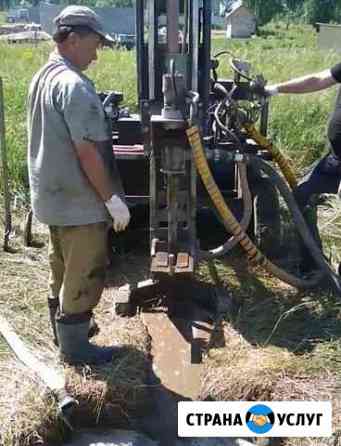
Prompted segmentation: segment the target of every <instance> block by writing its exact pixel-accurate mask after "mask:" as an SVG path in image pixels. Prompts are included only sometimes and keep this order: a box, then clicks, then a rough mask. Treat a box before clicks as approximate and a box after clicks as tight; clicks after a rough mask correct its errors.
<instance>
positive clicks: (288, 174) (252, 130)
mask: <svg viewBox="0 0 341 446" xmlns="http://www.w3.org/2000/svg"><path fill="white" fill-rule="evenodd" d="M243 127H244V129H245V130H246V132H247V134H248V136H249V137H250V138H252V139H253V140H254V141H256V143H257V144H258V145H260V146H261V147H262V148H264V149H265V150H267V151H268V152H269V153H271V155H272V158H273V160H274V161H275V162H276V163H277V164H278V166H279V168H280V169H281V171H282V173H283V175H284V177H285V179H286V180H287V182H288V183H289V185H290V187H291V189H294V188H295V187H296V186H297V180H296V176H295V174H294V171H293V170H292V168H291V166H290V164H289V162H288V160H287V159H286V158H285V156H284V155H283V154H282V152H281V151H280V150H279V149H278V148H276V147H274V146H273V145H272V143H271V142H270V141H269V140H268V139H267V138H266V137H265V136H263V135H262V134H261V133H259V131H258V130H257V129H256V127H255V126H254V125H253V124H250V123H244V124H243Z"/></svg>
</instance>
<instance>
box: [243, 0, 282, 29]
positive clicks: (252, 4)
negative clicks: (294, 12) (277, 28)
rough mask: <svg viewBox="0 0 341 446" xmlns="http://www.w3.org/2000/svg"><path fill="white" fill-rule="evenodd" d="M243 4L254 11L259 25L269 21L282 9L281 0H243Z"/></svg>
mask: <svg viewBox="0 0 341 446" xmlns="http://www.w3.org/2000/svg"><path fill="white" fill-rule="evenodd" d="M243 4H244V5H245V6H247V7H248V8H250V9H251V10H252V11H253V12H254V14H255V16H256V19H257V23H258V24H259V25H264V24H265V23H267V22H269V21H270V20H271V19H272V18H273V17H274V16H275V15H276V14H279V13H280V12H282V9H283V8H282V6H283V5H282V2H281V0H244V1H243Z"/></svg>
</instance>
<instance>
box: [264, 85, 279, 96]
mask: <svg viewBox="0 0 341 446" xmlns="http://www.w3.org/2000/svg"><path fill="white" fill-rule="evenodd" d="M278 93H279V91H278V86H277V85H266V86H265V87H264V94H265V96H268V97H269V96H277V95H278Z"/></svg>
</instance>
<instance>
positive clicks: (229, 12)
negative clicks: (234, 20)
mask: <svg viewBox="0 0 341 446" xmlns="http://www.w3.org/2000/svg"><path fill="white" fill-rule="evenodd" d="M241 7H244V8H245V9H247V10H248V11H250V10H249V8H248V7H247V6H245V5H243V1H242V0H237V1H235V2H234V3H232V5H231V6H230V7H229V8H228V9H227V10H226V15H225V18H226V19H227V18H229V17H231V16H232V15H233V14H235V13H236V12H237V11H238V9H240V8H241ZM250 14H252V13H251V11H250Z"/></svg>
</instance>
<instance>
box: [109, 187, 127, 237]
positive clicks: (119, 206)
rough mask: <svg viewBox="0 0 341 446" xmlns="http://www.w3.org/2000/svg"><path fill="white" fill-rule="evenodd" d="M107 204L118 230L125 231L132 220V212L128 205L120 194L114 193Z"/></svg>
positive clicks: (114, 225) (115, 227)
mask: <svg viewBox="0 0 341 446" xmlns="http://www.w3.org/2000/svg"><path fill="white" fill-rule="evenodd" d="M105 205H106V207H107V209H108V211H109V214H110V215H111V217H112V219H113V220H114V223H113V227H114V229H115V231H116V232H120V231H124V230H125V228H126V227H127V226H128V223H129V220H130V212H129V209H128V206H127V205H126V204H125V203H124V202H123V201H122V200H121V198H120V197H119V196H118V195H113V196H112V197H111V198H110V200H108V201H106V202H105Z"/></svg>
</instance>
